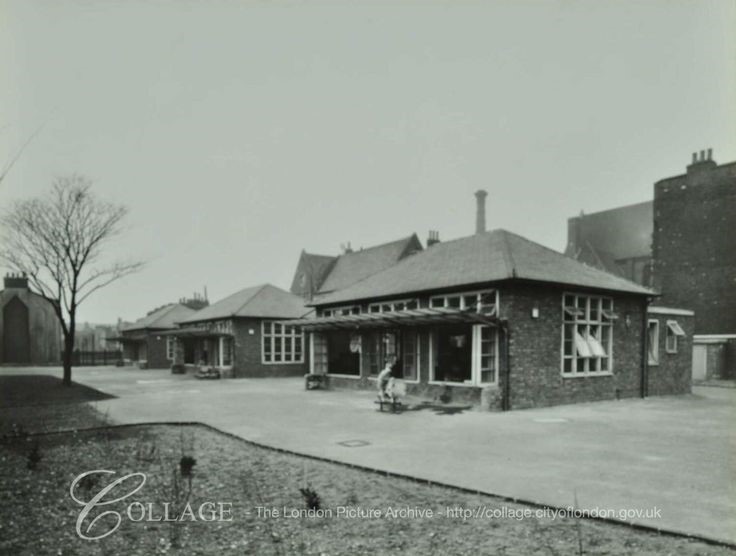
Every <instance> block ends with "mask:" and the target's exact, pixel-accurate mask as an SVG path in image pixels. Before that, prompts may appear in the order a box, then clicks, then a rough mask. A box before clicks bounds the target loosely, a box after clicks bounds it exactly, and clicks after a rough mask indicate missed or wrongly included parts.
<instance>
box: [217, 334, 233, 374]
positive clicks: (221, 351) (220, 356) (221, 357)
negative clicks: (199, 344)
mask: <svg viewBox="0 0 736 556" xmlns="http://www.w3.org/2000/svg"><path fill="white" fill-rule="evenodd" d="M225 340H230V341H231V342H233V349H232V352H231V353H230V364H229V365H225V363H224V361H225ZM234 364H235V340H234V339H233V337H232V336H220V338H219V339H218V341H217V366H218V367H221V368H223V369H232V368H233V365H234Z"/></svg>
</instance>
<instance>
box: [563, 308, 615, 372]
mask: <svg viewBox="0 0 736 556" xmlns="http://www.w3.org/2000/svg"><path fill="white" fill-rule="evenodd" d="M615 319H616V315H615V313H614V312H613V300H612V299H611V298H609V297H598V296H593V295H573V294H565V295H564V296H563V303H562V374H563V376H586V375H591V374H608V373H610V372H611V370H612V360H613V358H612V351H613V321H614V320H615Z"/></svg>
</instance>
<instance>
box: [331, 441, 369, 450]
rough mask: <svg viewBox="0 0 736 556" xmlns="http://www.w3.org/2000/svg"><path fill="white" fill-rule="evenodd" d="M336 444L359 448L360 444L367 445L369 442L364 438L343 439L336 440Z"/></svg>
mask: <svg viewBox="0 0 736 556" xmlns="http://www.w3.org/2000/svg"><path fill="white" fill-rule="evenodd" d="M338 444H339V445H340V446H345V447H346V448H360V447H361V446H368V445H369V444H370V442H366V441H365V440H343V441H342V442H338Z"/></svg>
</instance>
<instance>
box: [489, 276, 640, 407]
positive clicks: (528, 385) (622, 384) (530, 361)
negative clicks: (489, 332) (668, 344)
mask: <svg viewBox="0 0 736 556" xmlns="http://www.w3.org/2000/svg"><path fill="white" fill-rule="evenodd" d="M564 291H568V292H569V293H579V294H585V293H586V292H584V291H578V290H575V289H568V290H564ZM562 294H563V290H562V289H559V290H557V289H552V288H550V287H549V286H535V285H514V286H510V287H509V288H507V289H504V290H502V292H501V316H502V318H507V319H508V321H509V328H510V341H509V360H510V367H511V372H510V382H511V384H510V386H511V400H510V405H511V409H522V408H530V407H543V406H551V405H558V404H568V403H578V402H587V401H596V400H612V399H616V398H617V397H622V398H627V397H637V396H639V395H640V393H641V369H642V366H641V362H642V336H641V334H642V326H643V322H642V319H643V315H644V303H645V301H644V299H643V298H641V297H635V296H632V297H628V296H616V295H612V296H611V297H613V300H614V301H613V302H614V312H615V313H617V314H618V315H619V318H618V319H617V320H615V321H614V323H613V372H612V374H611V375H610V376H589V377H579V376H578V377H566V376H562V373H561V368H560V367H561V349H562V347H561V342H562ZM592 295H598V294H595V293H593V294H592ZM535 307H536V308H538V309H539V317H538V318H532V316H531V313H532V309H533V308H535ZM626 315H628V316H629V325H628V326H627V325H626V320H627V319H626ZM501 378H504V377H503V375H502V377H501ZM501 385H503V380H502V381H501Z"/></svg>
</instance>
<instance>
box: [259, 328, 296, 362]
mask: <svg viewBox="0 0 736 556" xmlns="http://www.w3.org/2000/svg"><path fill="white" fill-rule="evenodd" d="M267 324H268V325H270V332H268V333H267V332H266V325H267ZM276 324H279V325H280V326H281V332H280V333H276V332H275V331H274V325H276ZM286 328H290V329H291V330H292V332H290V333H286V332H285V330H286ZM266 338H270V339H271V360H270V361H267V360H266ZM277 338H280V339H281V361H274V360H273V354H274V348H275V347H276V339H277ZM287 338H290V339H291V361H284V356H285V355H286V339H287ZM297 338H301V346H302V349H301V358H300V359H298V360H297V359H296V358H295V357H294V356H295V355H296V342H295V341H294V340H296V339H297ZM305 348H306V345H305V344H304V332H303V331H302V330H301V329H300V328H299V327H297V326H285V325H283V324H280V323H279V322H278V321H275V320H263V321H261V363H262V364H263V365H301V364H302V363H304V351H305Z"/></svg>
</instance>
